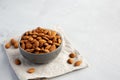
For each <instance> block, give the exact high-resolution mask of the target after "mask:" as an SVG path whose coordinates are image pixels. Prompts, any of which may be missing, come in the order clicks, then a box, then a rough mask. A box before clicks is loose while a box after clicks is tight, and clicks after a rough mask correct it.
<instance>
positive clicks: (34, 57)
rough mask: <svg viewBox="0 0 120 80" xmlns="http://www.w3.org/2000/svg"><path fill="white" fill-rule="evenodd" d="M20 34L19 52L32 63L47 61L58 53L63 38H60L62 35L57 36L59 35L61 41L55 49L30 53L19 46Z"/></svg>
mask: <svg viewBox="0 0 120 80" xmlns="http://www.w3.org/2000/svg"><path fill="white" fill-rule="evenodd" d="M57 34H59V33H58V32H57ZM22 36H23V35H22ZM22 36H21V37H20V40H19V50H20V53H21V55H22V56H23V57H24V58H25V59H27V60H28V61H30V62H32V63H37V64H45V63H49V62H51V61H52V60H54V59H55V58H56V57H57V56H58V55H59V53H60V51H61V49H62V45H63V39H62V36H61V35H60V34H59V36H61V40H62V42H61V44H60V45H59V47H57V48H56V49H55V50H53V51H51V52H48V53H40V54H35V53H30V52H27V51H26V50H24V49H23V48H21V45H20V41H21V38H22Z"/></svg>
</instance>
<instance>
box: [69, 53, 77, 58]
mask: <svg viewBox="0 0 120 80" xmlns="http://www.w3.org/2000/svg"><path fill="white" fill-rule="evenodd" d="M76 56H77V55H76V54H75V53H71V54H70V55H69V57H70V58H75V57H76Z"/></svg>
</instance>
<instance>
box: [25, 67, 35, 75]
mask: <svg viewBox="0 0 120 80" xmlns="http://www.w3.org/2000/svg"><path fill="white" fill-rule="evenodd" d="M34 72H35V68H29V69H28V70H27V73H30V74H31V73H34Z"/></svg>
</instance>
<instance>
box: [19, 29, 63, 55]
mask: <svg viewBox="0 0 120 80" xmlns="http://www.w3.org/2000/svg"><path fill="white" fill-rule="evenodd" d="M45 29H47V28H45ZM48 30H52V29H48ZM54 31H55V30H54ZM56 32H57V34H59V35H60V37H61V40H62V42H61V44H60V46H59V47H58V48H56V49H55V50H53V51H51V52H48V53H40V54H35V53H31V52H27V51H26V50H24V49H23V48H21V46H20V41H21V38H22V36H23V35H24V34H25V32H24V33H23V34H22V35H21V36H20V37H19V45H18V47H19V48H20V50H22V51H24V52H25V53H27V54H30V55H49V54H52V53H54V52H56V51H57V50H58V49H59V48H60V47H62V45H63V36H62V34H60V33H59V32H58V31H56Z"/></svg>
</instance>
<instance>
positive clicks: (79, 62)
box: [74, 60, 82, 66]
mask: <svg viewBox="0 0 120 80" xmlns="http://www.w3.org/2000/svg"><path fill="white" fill-rule="evenodd" d="M81 63H82V61H81V60H79V61H76V62H75V64H74V66H80V64H81Z"/></svg>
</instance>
